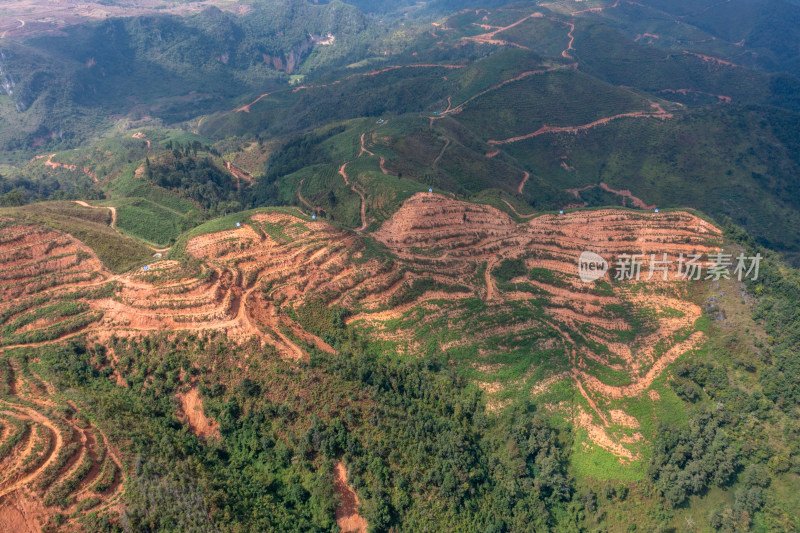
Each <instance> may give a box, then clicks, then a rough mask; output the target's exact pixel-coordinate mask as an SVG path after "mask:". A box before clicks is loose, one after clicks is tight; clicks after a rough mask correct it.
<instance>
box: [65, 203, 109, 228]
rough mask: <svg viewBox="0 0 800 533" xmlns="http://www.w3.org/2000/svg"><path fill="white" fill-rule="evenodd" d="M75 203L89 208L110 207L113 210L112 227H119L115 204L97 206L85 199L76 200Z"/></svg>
mask: <svg viewBox="0 0 800 533" xmlns="http://www.w3.org/2000/svg"><path fill="white" fill-rule="evenodd" d="M75 203H76V204H78V205H80V206H82V207H88V208H89V209H108V210H109V211H111V229H117V208H116V207H113V206H110V205H108V206H97V205H89V204H87V203H86V202H84V201H83V200H75Z"/></svg>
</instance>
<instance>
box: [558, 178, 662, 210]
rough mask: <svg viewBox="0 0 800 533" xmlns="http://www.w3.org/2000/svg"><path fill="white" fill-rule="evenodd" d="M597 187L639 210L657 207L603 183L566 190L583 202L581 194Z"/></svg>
mask: <svg viewBox="0 0 800 533" xmlns="http://www.w3.org/2000/svg"><path fill="white" fill-rule="evenodd" d="M595 187H600V188H601V189H603V190H604V191H606V192H610V193H611V194H616V195H617V196H621V197H622V198H625V199H628V200H630V202H631V204H632V205H633V206H634V207H638V208H639V209H645V210H650V209H655V208H656V207H657V206H656V205H650V204H647V203H645V201H644V200H642V199H641V198H638V197H636V196H634V195H633V193H631V191H630V190H628V189H620V190H617V189H612V188H611V187H609V186H608V185H606V184H605V183H604V182H602V181H601V182H600V183H598V184H596V185H586V186H584V187H576V188H574V189H566V192H568V193H570V194H572V195H574V196H575V198H577V199H578V200H583V199H582V198H581V195H580V193H581V192H583V191H588V190H589V189H594V188H595Z"/></svg>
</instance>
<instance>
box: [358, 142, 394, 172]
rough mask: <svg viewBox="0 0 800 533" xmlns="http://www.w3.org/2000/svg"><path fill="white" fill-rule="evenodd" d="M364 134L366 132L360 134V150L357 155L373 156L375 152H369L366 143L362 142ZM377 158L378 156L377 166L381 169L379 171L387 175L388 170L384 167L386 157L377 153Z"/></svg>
mask: <svg viewBox="0 0 800 533" xmlns="http://www.w3.org/2000/svg"><path fill="white" fill-rule="evenodd" d="M366 134H367V133H366V132H364V133H362V134H361V152H359V154H358V157H361V156H362V155H364V154H366V155H371V156H375V153H373V152H370V151H369V150H368V149H367V147H366V145H365V144H364V136H365V135H366ZM378 158H379V160H378V167H379V168H380V169H381V172H382V173H383V175H384V176H388V175H389V172H388V171H387V170H386V167H385V166H384V165H385V164H386V158H385V157H383V156H382V155H378Z"/></svg>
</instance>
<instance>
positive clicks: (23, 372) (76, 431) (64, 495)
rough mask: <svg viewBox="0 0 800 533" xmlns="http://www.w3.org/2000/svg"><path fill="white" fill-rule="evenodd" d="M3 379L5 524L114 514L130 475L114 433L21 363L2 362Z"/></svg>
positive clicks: (30, 525)
mask: <svg viewBox="0 0 800 533" xmlns="http://www.w3.org/2000/svg"><path fill="white" fill-rule="evenodd" d="M0 383H1V385H0V424H2V428H3V429H2V431H0V465H2V475H0V502H2V505H0V523H2V524H3V527H4V529H5V530H7V531H35V530H38V528H39V527H41V526H44V525H45V524H47V523H48V520H49V517H50V516H52V515H53V514H56V513H57V514H61V515H63V516H64V517H71V516H79V515H81V514H82V513H84V512H88V511H89V510H92V511H93V512H98V513H104V512H107V511H109V510H112V512H113V513H116V506H117V505H118V504H119V503H120V495H121V493H122V481H123V477H124V473H123V470H122V467H121V465H122V463H121V462H120V459H119V457H118V456H117V453H116V452H115V450H114V447H113V445H112V444H111V443H110V442H109V440H108V437H107V436H106V435H105V434H104V433H103V432H102V431H101V430H100V429H99V428H97V427H96V426H95V425H94V424H92V423H91V421H90V420H89V419H87V418H86V417H85V416H84V415H83V414H82V410H81V409H80V408H79V407H78V406H77V405H75V404H74V403H72V402H70V401H67V400H64V399H63V398H59V397H57V396H56V395H54V393H53V389H52V386H51V385H49V384H48V383H46V382H43V381H42V380H41V379H40V378H39V377H38V376H36V375H35V374H33V373H32V372H31V371H30V370H29V369H28V368H27V366H26V365H21V364H20V363H19V361H17V360H15V359H13V358H4V359H3V360H2V361H0ZM70 522H71V518H66V519H64V520H62V521H61V524H62V525H64V526H66V527H69V523H70Z"/></svg>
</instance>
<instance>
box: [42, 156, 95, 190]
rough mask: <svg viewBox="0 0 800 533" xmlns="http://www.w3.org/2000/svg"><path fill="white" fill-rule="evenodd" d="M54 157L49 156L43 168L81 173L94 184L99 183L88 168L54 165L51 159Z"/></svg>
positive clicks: (61, 164) (64, 164)
mask: <svg viewBox="0 0 800 533" xmlns="http://www.w3.org/2000/svg"><path fill="white" fill-rule="evenodd" d="M55 156H56V154H50V155H49V156H48V158H47V161H45V162H44V164H45V166H47V167H50V168H65V169H67V170H70V171H72V172H78V171H81V172H83V173H84V174H86V175H87V176H89V177H90V178H92V181H94V182H95V183H99V180H98V179H97V175H96V174H95V173H94V172H92V171H91V169H90V168H89V167H79V166H78V165H71V164H67V163H55V162H53V158H54V157H55ZM41 157H43V156H41ZM39 158H40V156H37V157H36V159H39Z"/></svg>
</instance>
